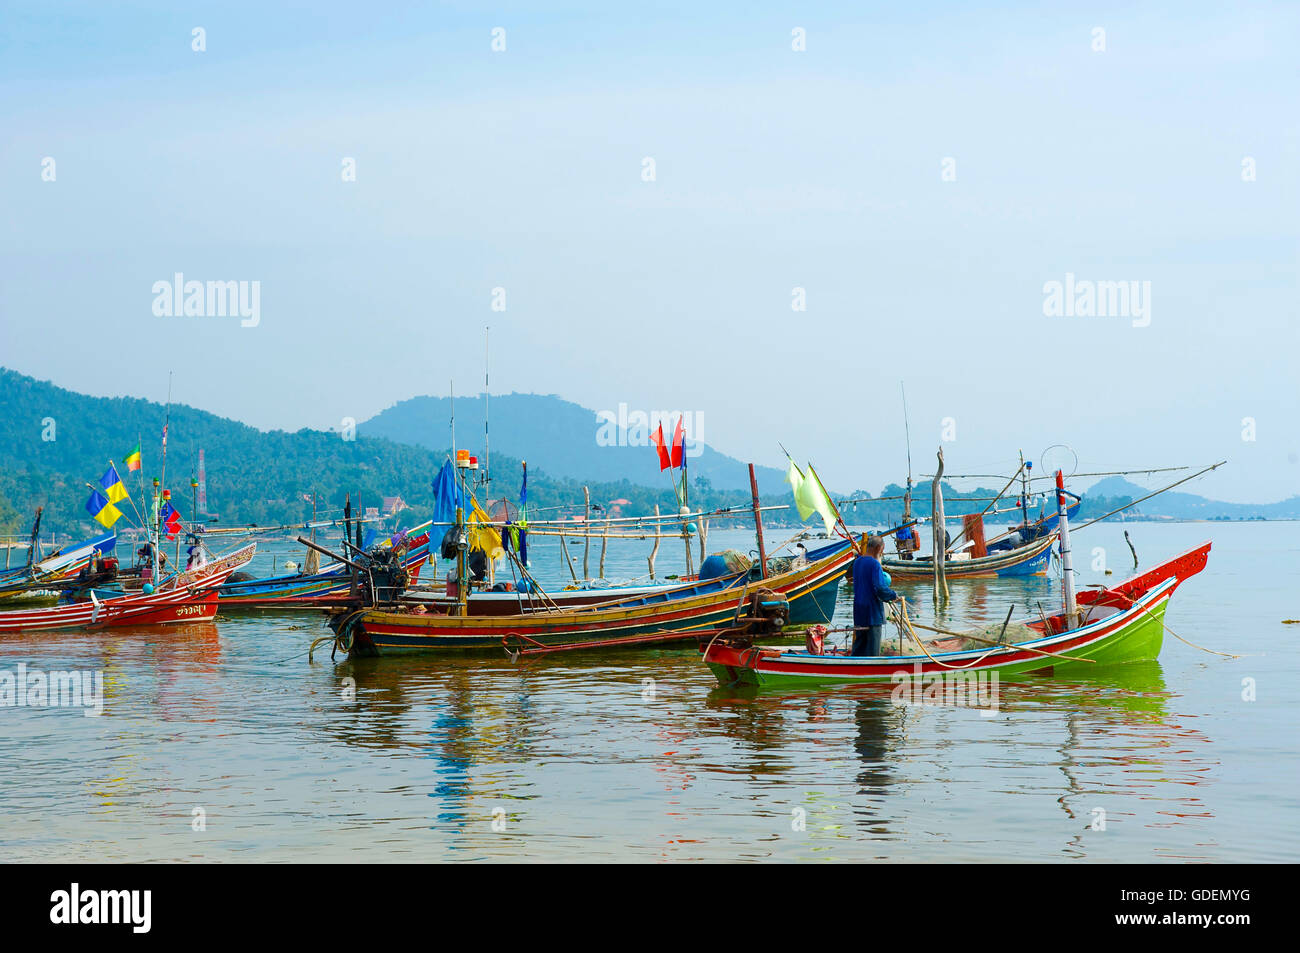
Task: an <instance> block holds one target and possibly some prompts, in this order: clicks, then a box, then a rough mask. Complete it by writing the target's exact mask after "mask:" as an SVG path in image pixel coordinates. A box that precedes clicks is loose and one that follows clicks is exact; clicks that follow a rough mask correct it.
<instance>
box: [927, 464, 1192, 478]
mask: <svg viewBox="0 0 1300 953" xmlns="http://www.w3.org/2000/svg"><path fill="white" fill-rule="evenodd" d="M1040 462H1041V461H1040ZM1190 469H1191V467H1190V466H1185V467H1154V468H1152V469H1150V470H1106V471H1100V472H1097V473H1072V474H1070V478H1071V479H1077V478H1078V477H1090V476H1141V475H1143V474H1151V473H1175V472H1177V471H1179V470H1190ZM921 475H922V476H929V477H932V476H934V474H933V473H923V474H921ZM943 478H944V479H945V480H1005V479H1007V476H1006V474H1005V473H945V474H944V475H943ZM1055 479H1056V477H1055V476H1041V477H1031V478H1030V480H1031V482H1034V483H1037V482H1039V481H1042V480H1055Z"/></svg>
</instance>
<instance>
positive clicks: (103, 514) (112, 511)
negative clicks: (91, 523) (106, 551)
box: [95, 503, 122, 529]
mask: <svg viewBox="0 0 1300 953" xmlns="http://www.w3.org/2000/svg"><path fill="white" fill-rule="evenodd" d="M121 518H122V511H121V510H119V509H118V508H117V507H116V506H114V505H113V504H112V503H109V504H108V505H107V506H105V507H104V508H103V509H102V510H100V511H99V512H98V513H96V514H95V521H96V522H98V523H99V524H100V525H101V526H103V527H104V529H112V528H113V524H114V523H116V522H117V521H118V520H120V519H121Z"/></svg>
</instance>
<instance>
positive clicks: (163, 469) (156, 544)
mask: <svg viewBox="0 0 1300 953" xmlns="http://www.w3.org/2000/svg"><path fill="white" fill-rule="evenodd" d="M171 422H172V372H171V371H168V372H167V410H166V411H165V412H164V414H163V432H162V463H161V465H160V466H159V474H158V484H157V485H156V486H155V487H154V491H153V545H152V546H150V547H149V548H150V549H152V550H153V585H154V588H155V589H157V588H158V583H159V581H160V580H159V578H158V572H159V569H160V565H159V557H160V556H161V552H160V547H161V546H162V526H161V519H162V504H161V502H160V501H159V494H161V493H162V490H161V486H162V485H163V481H165V480H166V479H167V428H168V427H170V426H171Z"/></svg>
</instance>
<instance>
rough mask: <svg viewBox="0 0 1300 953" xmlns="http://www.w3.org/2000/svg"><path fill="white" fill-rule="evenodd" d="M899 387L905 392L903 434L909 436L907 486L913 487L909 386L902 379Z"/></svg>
mask: <svg viewBox="0 0 1300 953" xmlns="http://www.w3.org/2000/svg"><path fill="white" fill-rule="evenodd" d="M898 389H899V390H901V391H902V392H903V434H904V436H905V437H906V438H907V488H908V489H909V490H910V489H912V430H911V427H910V426H909V425H908V422H907V388H906V387H905V386H904V385H903V382H902V381H899V382H898Z"/></svg>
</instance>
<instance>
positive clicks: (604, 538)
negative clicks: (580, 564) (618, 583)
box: [600, 510, 609, 579]
mask: <svg viewBox="0 0 1300 953" xmlns="http://www.w3.org/2000/svg"><path fill="white" fill-rule="evenodd" d="M608 546H609V511H608V510H606V511H605V529H604V531H603V532H602V533H601V534H600V578H601V579H604V578H605V549H606V548H607V547H608Z"/></svg>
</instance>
